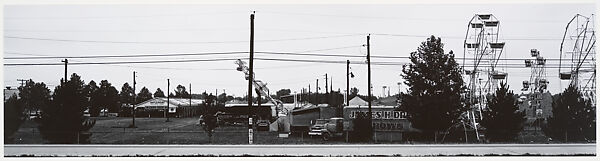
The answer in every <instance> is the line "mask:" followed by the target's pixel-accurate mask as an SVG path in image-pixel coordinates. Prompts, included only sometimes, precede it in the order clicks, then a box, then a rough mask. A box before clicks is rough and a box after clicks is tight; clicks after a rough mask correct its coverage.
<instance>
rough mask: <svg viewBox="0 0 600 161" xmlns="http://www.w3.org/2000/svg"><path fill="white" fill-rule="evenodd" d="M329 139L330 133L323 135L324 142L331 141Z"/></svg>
mask: <svg viewBox="0 0 600 161" xmlns="http://www.w3.org/2000/svg"><path fill="white" fill-rule="evenodd" d="M329 137H330V136H329V133H323V140H324V141H327V140H329Z"/></svg>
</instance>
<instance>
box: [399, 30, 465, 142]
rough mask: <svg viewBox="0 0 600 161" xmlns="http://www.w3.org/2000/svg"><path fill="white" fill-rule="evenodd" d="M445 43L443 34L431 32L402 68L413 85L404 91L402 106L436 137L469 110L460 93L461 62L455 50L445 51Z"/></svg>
mask: <svg viewBox="0 0 600 161" xmlns="http://www.w3.org/2000/svg"><path fill="white" fill-rule="evenodd" d="M443 47H444V44H443V43H442V40H441V39H440V38H436V37H435V36H431V37H430V38H428V39H427V41H425V42H422V43H421V45H420V46H419V48H417V51H415V52H412V53H410V61H411V63H410V64H409V65H404V66H403V69H402V72H403V74H402V77H403V78H404V80H405V81H404V83H405V84H406V85H408V87H409V89H408V93H402V96H401V98H402V100H401V105H400V110H403V111H406V112H407V113H408V114H409V116H408V120H409V121H410V122H411V123H412V126H413V127H415V128H417V129H421V130H422V131H423V133H424V134H425V137H430V136H433V137H434V139H435V141H437V134H438V132H440V131H445V130H447V129H448V127H450V126H452V125H453V124H456V123H457V122H458V121H459V117H460V115H461V114H462V113H463V112H464V111H466V108H465V106H464V104H463V100H462V99H461V95H460V93H461V91H462V90H463V79H462V76H461V75H460V68H459V65H458V64H457V63H456V61H455V60H454V54H453V52H452V51H450V52H449V53H448V54H445V53H444V49H443Z"/></svg>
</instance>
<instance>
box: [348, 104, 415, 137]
mask: <svg viewBox="0 0 600 161" xmlns="http://www.w3.org/2000/svg"><path fill="white" fill-rule="evenodd" d="M368 112H369V109H368V107H367V106H346V107H344V120H345V121H344V124H345V127H347V129H349V130H354V129H353V126H352V120H353V119H355V118H356V116H357V115H358V114H359V113H364V114H366V113H368ZM371 112H372V114H371V118H372V119H373V122H372V126H373V130H375V131H400V132H403V131H410V129H411V128H410V122H409V121H408V119H406V117H407V115H408V114H407V113H406V112H403V111H396V110H395V108H394V106H371Z"/></svg>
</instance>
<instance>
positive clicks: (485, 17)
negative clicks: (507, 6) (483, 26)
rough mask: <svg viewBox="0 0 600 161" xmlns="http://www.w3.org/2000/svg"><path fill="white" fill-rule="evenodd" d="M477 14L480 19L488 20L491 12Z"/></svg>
mask: <svg viewBox="0 0 600 161" xmlns="http://www.w3.org/2000/svg"><path fill="white" fill-rule="evenodd" d="M477 16H478V17H479V18H480V19H482V20H489V19H490V17H492V15H491V14H480V15H477Z"/></svg>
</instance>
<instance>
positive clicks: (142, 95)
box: [136, 87, 152, 104]
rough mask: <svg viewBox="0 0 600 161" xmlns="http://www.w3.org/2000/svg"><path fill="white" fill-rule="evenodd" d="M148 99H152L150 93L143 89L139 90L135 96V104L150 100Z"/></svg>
mask: <svg viewBox="0 0 600 161" xmlns="http://www.w3.org/2000/svg"><path fill="white" fill-rule="evenodd" d="M150 99H152V93H150V91H149V90H148V88H146V87H143V88H142V90H140V93H138V94H137V98H136V101H137V102H136V104H137V103H141V102H144V101H147V100H150Z"/></svg>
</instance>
